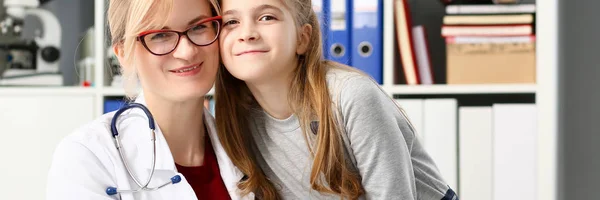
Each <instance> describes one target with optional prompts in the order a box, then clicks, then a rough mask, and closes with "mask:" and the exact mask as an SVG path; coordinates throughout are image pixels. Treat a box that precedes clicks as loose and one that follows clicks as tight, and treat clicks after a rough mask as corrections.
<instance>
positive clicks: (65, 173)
mask: <svg viewBox="0 0 600 200" xmlns="http://www.w3.org/2000/svg"><path fill="white" fill-rule="evenodd" d="M136 102H138V103H142V104H145V101H144V99H143V95H140V97H138V98H137V99H136ZM113 115H114V112H111V113H107V114H104V115H103V116H102V117H100V118H98V119H96V120H95V121H93V122H91V123H89V124H87V125H85V126H83V127H81V128H80V129H78V130H77V131H75V133H74V134H72V135H70V136H68V137H66V138H65V139H64V140H63V141H61V143H60V144H59V145H58V147H57V148H56V150H55V153H54V158H53V162H52V165H51V167H50V171H49V175H48V185H47V191H46V194H47V199H52V200H54V199H57V200H58V199H60V200H64V199H77V200H79V199H168V200H171V199H178V200H187V199H194V200H195V199H198V198H199V199H202V197H196V195H195V193H194V191H193V189H192V187H191V186H190V185H189V183H188V182H187V181H186V179H185V177H184V176H183V175H181V174H180V175H181V177H182V180H181V182H179V183H177V184H174V185H168V186H166V187H163V188H161V189H159V190H157V191H151V192H147V191H144V192H138V193H133V194H132V193H123V194H120V196H119V194H117V195H113V196H108V195H107V194H106V188H107V187H111V186H112V187H117V188H119V189H137V188H138V186H137V185H136V184H135V182H133V180H132V179H131V178H130V177H129V175H128V173H127V171H126V169H125V167H124V165H123V162H122V161H121V158H120V157H119V153H118V150H117V148H116V146H115V143H114V140H113V137H112V134H111V132H110V121H111V119H112V118H113ZM204 120H205V125H206V128H207V130H208V135H209V137H210V140H211V142H212V145H213V148H214V152H215V154H216V158H217V162H218V163H219V169H220V172H221V178H222V179H223V182H224V183H225V186H226V187H227V190H228V191H229V195H230V196H231V198H232V199H254V194H249V195H246V196H243V197H242V196H240V194H239V193H238V191H239V190H238V189H237V183H238V181H239V180H240V179H242V178H243V176H244V174H242V172H241V171H240V170H239V169H238V168H237V167H235V166H234V165H233V163H232V162H231V160H230V159H229V156H227V154H226V153H225V150H224V149H223V146H222V145H221V143H220V142H219V139H218V136H217V134H216V127H215V122H214V118H213V117H212V115H210V113H209V112H208V111H207V110H205V111H204ZM117 127H118V129H119V135H120V137H121V142H122V143H121V144H122V148H124V151H125V157H126V159H127V161H128V162H129V165H130V168H131V169H132V171H133V173H134V174H135V176H136V177H138V179H139V180H140V182H142V184H144V183H145V181H146V180H147V178H148V176H149V175H150V169H151V167H152V151H153V150H152V148H153V144H152V141H151V140H150V139H151V132H150V129H149V128H148V121H147V118H146V116H145V114H144V112H143V111H142V110H140V109H137V108H135V109H130V110H128V111H125V112H124V113H123V114H121V116H119V119H118V123H117ZM156 129H157V130H156V169H155V172H154V176H153V177H152V181H151V182H150V187H155V186H157V185H160V184H163V183H165V182H168V181H169V180H170V178H171V177H173V176H174V175H175V174H177V168H176V167H175V162H174V161H173V156H172V155H171V151H170V149H169V146H168V144H167V142H166V141H165V138H164V136H163V134H162V132H161V131H160V128H159V127H158V125H156Z"/></svg>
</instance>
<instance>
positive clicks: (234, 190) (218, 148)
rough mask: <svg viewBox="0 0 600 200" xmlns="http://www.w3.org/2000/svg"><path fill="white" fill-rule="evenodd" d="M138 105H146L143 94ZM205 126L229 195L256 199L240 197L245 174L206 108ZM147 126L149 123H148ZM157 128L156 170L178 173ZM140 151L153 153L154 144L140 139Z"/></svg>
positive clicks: (148, 160)
mask: <svg viewBox="0 0 600 200" xmlns="http://www.w3.org/2000/svg"><path fill="white" fill-rule="evenodd" d="M135 102H136V103H140V104H143V105H146V100H145V98H144V94H143V92H142V93H140V94H139V96H138V97H137V98H136V99H135ZM132 112H137V113H139V114H141V115H143V114H144V112H143V111H142V110H140V109H134V110H132ZM203 115H204V116H203V119H204V124H205V126H206V130H207V131H208V136H209V138H210V141H211V143H212V146H213V149H214V152H215V155H216V158H217V162H218V163H219V170H220V174H221V178H222V180H223V183H224V184H225V187H227V190H228V192H229V195H230V196H231V198H232V199H254V194H252V193H250V194H249V195H247V196H244V197H240V196H239V190H238V187H237V184H238V182H239V181H240V180H241V179H242V178H243V177H244V174H243V173H242V172H241V171H240V170H239V169H238V168H237V167H236V166H235V165H234V164H233V162H232V161H231V159H230V158H229V156H228V155H227V153H226V152H225V149H224V148H223V145H221V141H220V140H219V136H218V135H217V128H216V123H215V119H214V117H213V116H212V115H211V114H210V112H209V111H208V110H207V109H206V108H205V109H204V114H203ZM146 126H147V122H146ZM155 127H156V148H157V149H156V168H155V170H172V171H177V168H176V167H175V161H174V159H173V155H172V154H171V150H170V149H169V145H168V144H167V141H166V139H165V138H164V135H163V134H162V131H161V130H160V126H159V125H158V123H157V122H155ZM147 135H148V136H147V137H148V138H150V134H147ZM142 140H143V141H145V142H141V141H142ZM137 147H138V150H139V151H140V152H152V148H153V144H152V142H151V141H150V140H144V139H140V142H138V145H137ZM151 156H152V155H151V154H150V155H148V156H144V158H146V159H144V160H143V161H140V162H137V163H151V159H152V157H151ZM150 167H151V165H147V168H146V169H147V170H149V169H151V168H150Z"/></svg>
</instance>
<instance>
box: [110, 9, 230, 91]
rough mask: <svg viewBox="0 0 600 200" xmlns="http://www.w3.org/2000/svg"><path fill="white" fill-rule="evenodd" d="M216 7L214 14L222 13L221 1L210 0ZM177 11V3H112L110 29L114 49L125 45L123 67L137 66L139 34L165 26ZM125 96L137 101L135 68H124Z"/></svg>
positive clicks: (123, 48) (122, 68)
mask: <svg viewBox="0 0 600 200" xmlns="http://www.w3.org/2000/svg"><path fill="white" fill-rule="evenodd" d="M207 1H208V2H210V4H211V6H212V9H211V10H212V14H213V16H216V15H218V14H220V13H221V9H220V7H219V3H218V2H217V0H207ZM172 9H173V0H110V2H109V5H108V13H107V15H108V17H107V19H108V21H107V22H108V30H109V31H110V38H111V46H115V45H121V48H120V49H122V50H123V52H122V53H124V54H123V55H124V59H125V60H124V63H120V64H121V65H122V66H131V65H133V63H135V58H134V57H133V51H134V49H135V42H136V37H137V34H138V33H140V32H142V31H146V30H151V29H160V28H162V27H164V24H165V23H166V21H167V17H165V16H169V14H170V13H171V10H172ZM121 73H122V74H123V80H124V87H125V93H126V95H127V97H129V98H133V97H134V96H135V95H136V94H135V93H136V89H137V87H138V86H137V83H138V79H137V72H136V70H135V66H131V67H121Z"/></svg>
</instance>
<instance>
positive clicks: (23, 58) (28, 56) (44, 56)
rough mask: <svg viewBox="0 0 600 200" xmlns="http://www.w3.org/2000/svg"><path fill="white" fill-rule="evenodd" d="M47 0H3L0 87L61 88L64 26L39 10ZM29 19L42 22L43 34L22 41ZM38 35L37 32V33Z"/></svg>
mask: <svg viewBox="0 0 600 200" xmlns="http://www.w3.org/2000/svg"><path fill="white" fill-rule="evenodd" d="M46 2H48V0H4V3H3V4H2V5H3V9H4V10H5V11H6V13H5V15H4V16H1V17H3V19H1V21H0V85H62V75H61V74H60V70H59V58H60V50H59V48H60V43H61V26H60V23H59V21H58V19H57V18H56V16H54V14H52V13H51V12H50V11H48V10H43V9H40V8H38V7H39V6H40V4H43V3H46ZM26 16H35V17H37V18H38V19H39V20H40V21H41V22H42V30H43V31H42V34H37V35H36V36H35V37H34V39H33V40H31V39H23V37H22V34H23V22H24V19H25V17H26ZM36 32H37V31H36Z"/></svg>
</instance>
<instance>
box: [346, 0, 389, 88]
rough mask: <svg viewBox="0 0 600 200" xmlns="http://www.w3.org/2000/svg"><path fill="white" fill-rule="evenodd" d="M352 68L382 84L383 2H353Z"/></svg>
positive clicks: (367, 0)
mask: <svg viewBox="0 0 600 200" xmlns="http://www.w3.org/2000/svg"><path fill="white" fill-rule="evenodd" d="M352 6H353V8H352V23H353V24H352V53H351V58H352V66H353V67H355V68H358V69H360V70H362V71H364V72H365V73H367V74H369V75H371V76H372V77H373V78H374V79H375V80H376V81H377V82H378V83H379V84H383V0H353V3H352Z"/></svg>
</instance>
